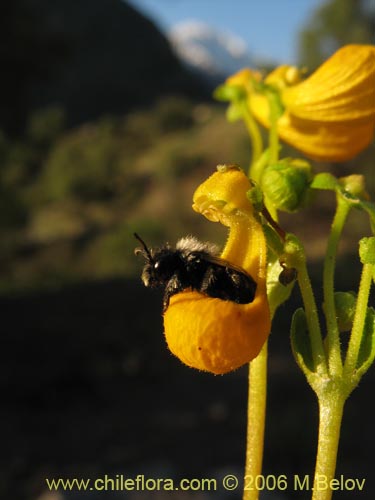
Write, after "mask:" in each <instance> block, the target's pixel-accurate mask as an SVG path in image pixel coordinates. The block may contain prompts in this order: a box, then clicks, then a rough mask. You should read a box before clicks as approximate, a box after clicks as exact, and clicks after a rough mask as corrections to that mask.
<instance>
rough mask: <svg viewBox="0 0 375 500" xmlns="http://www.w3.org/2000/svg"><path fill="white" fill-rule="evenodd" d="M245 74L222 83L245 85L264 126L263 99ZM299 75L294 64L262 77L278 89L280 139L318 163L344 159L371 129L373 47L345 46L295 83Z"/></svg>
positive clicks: (374, 115)
mask: <svg viewBox="0 0 375 500" xmlns="http://www.w3.org/2000/svg"><path fill="white" fill-rule="evenodd" d="M293 70H294V73H293ZM293 75H294V76H293ZM250 76H251V74H249V73H248V74H246V72H244V71H242V72H241V73H240V74H237V75H234V76H233V77H231V78H230V79H228V82H227V83H233V82H236V83H235V84H237V85H238V84H239V83H242V85H243V86H244V87H245V88H247V90H248V103H249V107H250V109H251V111H252V113H253V115H254V116H255V118H256V119H257V120H258V121H259V122H260V123H261V124H262V125H264V126H266V127H269V126H270V108H269V103H268V100H267V97H266V96H265V95H264V94H261V93H256V92H254V91H252V92H249V85H248V84H247V83H246V77H247V78H250ZM295 76H297V77H296V78H295ZM299 76H300V75H299V74H296V72H295V68H293V67H290V66H281V67H279V68H276V70H275V71H273V72H272V73H271V74H270V75H268V77H267V78H266V80H265V83H267V84H270V85H272V86H273V87H274V88H277V89H278V91H279V92H280V98H281V102H282V104H283V106H284V112H283V114H282V115H281V116H280V118H279V119H278V122H277V130H278V133H279V136H280V138H281V139H283V140H284V141H285V142H287V143H289V144H291V145H292V146H294V147H295V148H297V149H299V150H300V151H303V152H304V153H305V154H306V155H307V156H309V157H311V158H314V159H317V160H323V161H324V160H325V161H345V160H348V159H350V158H353V157H354V156H355V155H357V154H358V153H359V152H360V151H362V150H363V149H364V148H366V147H367V146H368V145H369V144H370V142H371V141H372V140H373V137H374V129H375V47H374V46H372V45H347V46H345V47H342V48H341V49H340V50H338V51H337V52H336V53H335V54H333V56H332V57H330V58H329V59H328V60H327V61H325V62H324V63H323V64H322V65H321V66H320V67H319V68H318V69H317V70H316V71H315V72H314V73H313V74H312V75H311V76H310V77H309V78H307V79H306V80H304V81H302V82H300V83H296V82H298V80H299Z"/></svg>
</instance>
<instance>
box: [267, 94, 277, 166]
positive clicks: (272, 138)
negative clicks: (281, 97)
mask: <svg viewBox="0 0 375 500" xmlns="http://www.w3.org/2000/svg"><path fill="white" fill-rule="evenodd" d="M267 98H268V103H269V107H270V130H269V149H270V164H274V163H277V161H278V159H279V134H278V130H277V120H278V118H279V106H278V102H277V100H276V96H275V95H274V94H273V93H271V92H268V94H267Z"/></svg>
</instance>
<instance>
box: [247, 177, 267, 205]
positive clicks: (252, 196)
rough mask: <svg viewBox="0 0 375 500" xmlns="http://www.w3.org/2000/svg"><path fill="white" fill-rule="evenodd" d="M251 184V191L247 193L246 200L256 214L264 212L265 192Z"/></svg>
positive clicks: (256, 185)
mask: <svg viewBox="0 0 375 500" xmlns="http://www.w3.org/2000/svg"><path fill="white" fill-rule="evenodd" d="M251 184H252V186H251V189H249V190H248V191H246V198H247V199H248V200H249V201H250V203H251V204H252V206H253V207H254V210H255V211H256V212H262V210H263V208H264V201H263V191H262V190H261V189H260V187H259V186H258V184H256V183H255V182H251Z"/></svg>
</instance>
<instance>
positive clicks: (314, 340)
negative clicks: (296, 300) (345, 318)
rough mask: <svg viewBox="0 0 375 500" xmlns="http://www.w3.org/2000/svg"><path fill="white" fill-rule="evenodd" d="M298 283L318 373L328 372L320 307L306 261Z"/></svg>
mask: <svg viewBox="0 0 375 500" xmlns="http://www.w3.org/2000/svg"><path fill="white" fill-rule="evenodd" d="M298 284H299V287H300V290H301V295H302V300H303V304H304V308H305V313H306V321H307V325H308V330H309V333H310V342H311V351H312V356H313V362H314V366H315V369H316V371H317V373H318V374H326V373H327V364H326V358H325V352H324V346H323V340H322V334H321V330H320V324H319V316H318V308H317V306H316V301H315V297H314V292H313V289H312V286H311V281H310V277H309V274H308V272H307V268H306V264H305V263H303V265H301V266H300V267H299V268H298Z"/></svg>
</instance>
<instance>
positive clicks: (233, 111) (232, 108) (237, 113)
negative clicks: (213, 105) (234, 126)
mask: <svg viewBox="0 0 375 500" xmlns="http://www.w3.org/2000/svg"><path fill="white" fill-rule="evenodd" d="M242 116H243V111H242V106H241V104H240V103H239V102H238V101H232V102H231V103H230V104H229V106H228V108H227V111H226V118H227V120H228V122H229V123H234V122H236V121H238V120H241V118H242Z"/></svg>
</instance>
